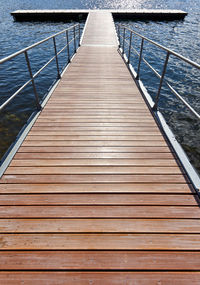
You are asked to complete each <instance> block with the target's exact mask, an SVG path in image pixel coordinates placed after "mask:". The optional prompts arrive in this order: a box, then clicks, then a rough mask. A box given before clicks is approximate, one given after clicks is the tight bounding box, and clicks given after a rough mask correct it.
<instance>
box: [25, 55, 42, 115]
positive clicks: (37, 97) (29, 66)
mask: <svg viewBox="0 0 200 285" xmlns="http://www.w3.org/2000/svg"><path fill="white" fill-rule="evenodd" d="M24 54H25V58H26V63H27V66H28V71H29V74H30V78H31V81H32V85H33V91H34V95H35V102H36V106H37V109H38V111H40V110H41V105H40V101H39V96H38V93H37V90H36V86H35V80H34V78H33V73H32V70H31V65H30V61H29V57H28V53H27V51H25V52H24Z"/></svg>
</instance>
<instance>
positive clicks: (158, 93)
mask: <svg viewBox="0 0 200 285" xmlns="http://www.w3.org/2000/svg"><path fill="white" fill-rule="evenodd" d="M169 56H170V52H169V51H168V52H167V55H166V58H165V63H164V67H163V72H162V76H161V78H160V84H159V87H158V92H157V95H156V99H155V104H154V106H153V110H154V111H156V110H157V109H158V102H159V98H160V91H161V88H162V84H163V80H164V77H165V73H166V70H167V64H168V60H169Z"/></svg>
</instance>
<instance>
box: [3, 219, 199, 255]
mask: <svg viewBox="0 0 200 285" xmlns="http://www.w3.org/2000/svg"><path fill="white" fill-rule="evenodd" d="M0 233H15V234H16V233H22V234H23V233H84V234H85V233H104V234H105V233H114V234H116V233H128V234H130V233H148V234H149V233H159V234H161V233H163V234H164V233H165V234H171V233H178V234H179V233H184V234H185V233H189V234H194V233H195V234H200V220H192V219H191V220H190V221H189V223H188V221H187V220H184V219H182V220H181V219H178V220H176V219H173V220H170V219H161V220H159V219H155V220H152V219H147V220H145V219H0ZM199 255H200V253H199Z"/></svg>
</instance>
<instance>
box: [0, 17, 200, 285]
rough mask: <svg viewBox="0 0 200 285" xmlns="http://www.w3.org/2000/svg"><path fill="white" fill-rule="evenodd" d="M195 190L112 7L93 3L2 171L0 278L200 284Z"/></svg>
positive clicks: (199, 230) (4, 281)
mask: <svg viewBox="0 0 200 285" xmlns="http://www.w3.org/2000/svg"><path fill="white" fill-rule="evenodd" d="M197 202H198V199H197V197H196V194H195V193H194V192H193V189H192V187H191V185H190V184H189V182H188V181H187V179H186V177H185V174H184V172H183V170H182V169H181V168H179V165H178V164H177V161H176V160H175V158H174V154H173V151H172V150H171V149H170V148H169V147H168V145H167V142H166V141H165V139H164V137H163V136H162V134H161V132H160V130H159V128H158V127H157V124H156V122H155V121H154V119H153V117H152V115H151V113H150V111H149V110H148V107H147V106H146V105H145V102H144V101H143V98H142V96H141V94H140V93H139V91H138V89H137V87H136V85H135V83H134V81H133V79H132V77H131V75H130V74H129V71H128V70H127V68H126V66H125V64H124V62H123V60H122V59H121V57H120V55H119V54H118V52H117V41H116V35H115V31H114V25H113V23H112V17H111V14H109V13H107V14H104V13H102V12H100V13H95V12H92V13H91V15H90V17H89V20H88V22H87V28H86V31H85V35H84V38H83V41H82V46H81V47H80V48H79V50H78V53H77V54H76V56H75V58H74V59H73V61H72V63H71V64H70V66H69V68H68V69H67V71H66V72H65V74H64V76H63V78H62V80H61V82H60V83H59V85H58V86H57V88H56V89H55V91H54V93H53V95H52V96H51V98H50V99H49V101H48V103H47V105H46V107H45V108H44V110H43V111H42V113H41V114H40V116H39V118H38V120H37V121H36V123H35V125H34V126H33V128H32V129H31V131H30V133H29V134H28V136H27V137H26V139H25V141H24V142H23V144H22V146H21V148H20V149H19V151H18V152H17V154H16V155H15V157H14V159H13V161H12V162H11V164H10V166H9V167H8V169H7V171H6V172H5V174H4V176H3V177H2V179H1V180H0V246H1V252H0V270H1V272H0V283H1V284H8V285H9V284H15V285H16V284H34V285H35V284H42V285H43V284H45V285H46V284H48V285H49V284H63V285H64V284H78V285H79V284H109V285H110V284H135V285H136V284H142V285H151V284H166V285H168V284H175V285H180V284H181V285H188V284H194V285H197V284H198V285H199V284H200V273H199V268H200V222H199V221H200V209H199V206H198V203H197ZM8 270H9V272H8ZM63 270H67V271H68V272H62V271H63ZM74 270H75V271H74ZM86 270H87V271H88V272H85V271H86ZM90 270H91V272H90ZM140 270H142V271H143V272H139V271H140ZM114 271H115V272H114ZM127 271H128V272H127ZM149 271H151V272H149ZM173 271H174V272H173ZM192 271H193V272H192Z"/></svg>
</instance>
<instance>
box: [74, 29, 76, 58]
mask: <svg viewBox="0 0 200 285" xmlns="http://www.w3.org/2000/svg"><path fill="white" fill-rule="evenodd" d="M74 53H76V27H75V26H74Z"/></svg>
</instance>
